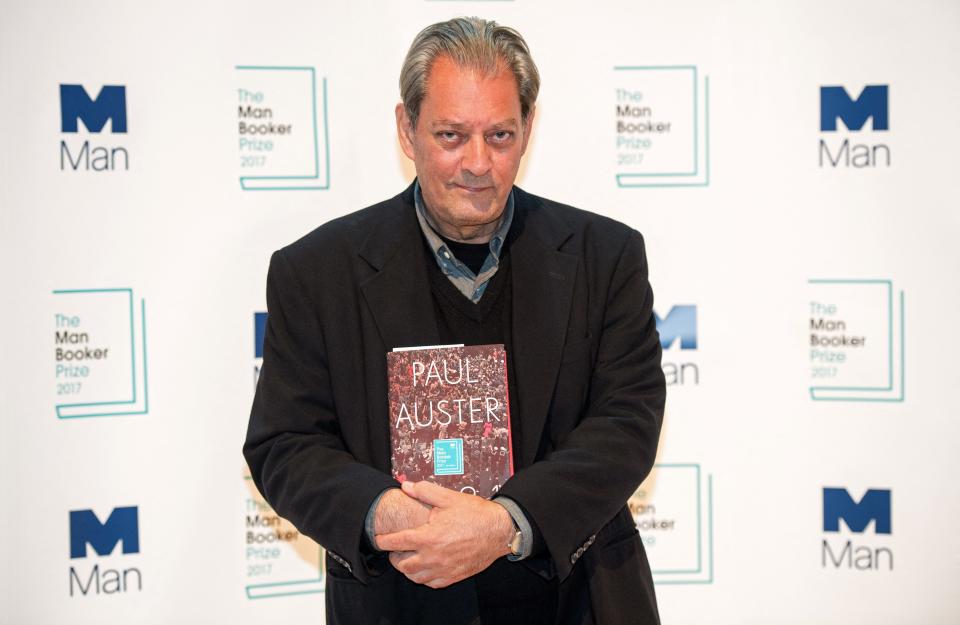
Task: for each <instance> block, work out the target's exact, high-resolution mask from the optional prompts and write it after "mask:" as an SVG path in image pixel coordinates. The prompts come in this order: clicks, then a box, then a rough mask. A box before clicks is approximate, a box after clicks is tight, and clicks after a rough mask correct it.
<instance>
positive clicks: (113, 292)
mask: <svg viewBox="0 0 960 625" xmlns="http://www.w3.org/2000/svg"><path fill="white" fill-rule="evenodd" d="M53 294H54V295H55V296H58V300H59V302H61V303H64V302H65V301H66V300H68V299H69V298H84V299H85V300H86V302H85V303H89V299H90V298H99V299H101V300H103V306H105V307H107V308H109V307H113V306H117V305H118V302H117V301H116V300H117V296H119V299H120V301H122V302H123V303H122V305H123V306H124V307H125V309H126V311H125V312H126V313H127V315H126V316H127V317H128V319H129V338H130V370H129V384H128V383H127V382H126V381H125V380H121V379H118V380H116V381H114V384H115V385H116V386H117V388H121V387H123V388H124V389H125V390H124V391H120V393H122V396H121V397H119V398H117V399H111V400H101V401H78V402H65V403H58V404H56V415H57V418H58V419H83V418H89V417H117V416H130V415H143V414H147V413H148V412H149V410H150V395H149V387H148V384H147V378H148V375H147V311H146V303H145V301H144V300H143V299H141V300H140V306H139V307H137V306H135V300H134V297H133V289H130V288H117V289H57V290H54V291H53ZM124 296H125V297H124ZM136 312H139V315H137V314H135V313H136ZM94 375H96V371H94ZM99 381H100V380H98V382H99ZM126 389H129V390H126Z"/></svg>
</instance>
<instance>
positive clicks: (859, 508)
mask: <svg viewBox="0 0 960 625" xmlns="http://www.w3.org/2000/svg"><path fill="white" fill-rule="evenodd" d="M840 519H843V520H844V522H845V523H846V524H847V527H848V528H850V531H851V532H855V533H857V534H862V533H863V531H864V530H866V529H867V525H869V523H870V521H873V522H874V524H873V529H874V532H876V533H877V534H889V533H891V532H890V491H889V490H883V489H874V488H871V489H870V490H868V491H867V492H866V493H864V495H863V497H862V498H861V499H860V501H859V502H857V501H854V500H853V497H851V496H850V493H848V492H847V489H845V488H824V489H823V531H825V532H839V531H840Z"/></svg>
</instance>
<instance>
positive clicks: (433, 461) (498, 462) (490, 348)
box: [387, 344, 513, 498]
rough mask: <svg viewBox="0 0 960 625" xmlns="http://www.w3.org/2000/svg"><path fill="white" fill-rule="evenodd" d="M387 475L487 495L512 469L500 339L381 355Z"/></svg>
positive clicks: (507, 402) (505, 369) (502, 350)
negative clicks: (385, 381)
mask: <svg viewBox="0 0 960 625" xmlns="http://www.w3.org/2000/svg"><path fill="white" fill-rule="evenodd" d="M387 379H388V382H389V387H390V442H391V448H392V450H393V456H392V461H393V476H394V477H395V478H396V479H397V480H398V481H401V482H403V481H404V480H413V481H420V480H429V481H431V482H434V483H436V484H439V485H440V486H443V487H445V488H450V489H452V490H457V491H461V492H465V493H473V494H476V495H480V496H481V497H486V498H490V497H492V496H493V495H494V494H496V492H497V491H498V490H499V489H500V486H502V485H503V483H504V482H505V481H507V479H508V478H509V477H510V476H511V475H513V444H512V440H511V434H510V399H509V393H508V391H507V352H506V350H505V349H504V347H503V345H502V344H497V345H471V346H469V347H462V346H437V347H425V348H413V349H409V350H399V351H393V352H390V353H388V354H387Z"/></svg>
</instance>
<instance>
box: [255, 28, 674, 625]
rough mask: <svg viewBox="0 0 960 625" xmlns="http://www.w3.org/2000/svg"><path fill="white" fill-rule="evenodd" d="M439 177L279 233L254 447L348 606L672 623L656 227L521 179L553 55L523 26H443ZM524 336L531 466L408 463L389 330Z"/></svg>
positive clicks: (414, 112)
mask: <svg viewBox="0 0 960 625" xmlns="http://www.w3.org/2000/svg"><path fill="white" fill-rule="evenodd" d="M400 86H401V95H402V98H403V102H402V103H401V104H399V105H397V108H396V118H397V131H398V135H399V139H400V144H401V146H402V148H403V151H404V153H405V154H406V155H407V156H409V157H410V158H411V159H412V160H413V161H414V163H415V165H416V170H417V179H416V181H415V182H414V184H413V185H411V186H410V187H409V188H408V189H407V190H406V191H404V192H403V193H401V194H400V195H398V196H396V197H394V198H392V199H390V200H387V201H385V202H382V203H380V204H377V205H375V206H372V207H369V208H367V209H364V210H362V211H359V212H357V213H353V214H351V215H347V216H346V217H343V218H340V219H336V220H334V221H332V222H329V223H327V224H325V225H324V226H321V227H320V228H318V229H317V230H315V231H313V232H312V233H310V234H309V235H307V236H306V237H304V238H303V239H301V240H299V241H297V242H295V243H293V244H292V245H290V246H288V247H286V248H283V249H281V250H279V251H278V252H276V253H275V254H274V255H273V257H272V259H271V263H270V270H269V275H268V279H267V304H268V310H269V317H268V325H267V332H266V337H265V343H264V359H263V367H262V369H261V375H260V381H259V385H258V388H257V394H256V398H255V400H254V405H253V410H252V412H251V416H250V426H249V430H248V434H247V441H246V444H245V446H244V453H245V455H246V458H247V462H248V463H249V465H250V469H251V475H252V476H253V479H254V482H255V483H256V485H257V487H258V488H259V489H260V491H261V492H262V493H263V494H264V496H265V498H266V499H267V500H268V501H269V502H270V503H271V504H272V505H273V506H274V508H275V509H276V511H277V512H278V513H279V514H281V515H282V516H284V517H286V518H287V519H289V520H290V521H292V522H293V523H294V524H295V525H296V526H297V527H298V528H299V529H300V530H301V531H302V532H303V533H305V534H306V535H308V536H310V537H312V538H313V539H315V540H316V541H317V542H319V543H320V544H321V545H323V546H324V547H325V548H326V549H327V554H328V559H327V588H326V600H327V622H328V623H331V624H333V623H391V624H392V623H416V624H417V625H426V624H430V623H444V624H450V623H494V624H497V625H500V624H505V623H523V624H525V625H526V624H532V623H578V624H592V623H596V624H598V625H609V624H611V623H658V622H659V620H658V615H657V609H656V600H655V597H654V591H653V583H652V579H651V575H650V568H649V565H648V563H647V560H646V556H645V554H644V550H643V547H642V545H641V543H640V540H639V536H638V534H637V530H636V526H635V524H634V522H633V520H632V517H631V516H630V514H629V512H628V510H627V508H626V506H625V502H626V500H627V498H628V497H629V496H630V495H631V493H632V492H633V491H634V490H635V489H636V487H637V486H638V485H639V483H640V482H641V481H642V480H643V478H644V477H645V476H646V475H647V473H648V472H649V471H650V468H651V467H652V465H653V461H654V456H655V454H656V449H657V440H658V436H659V430H660V423H661V420H662V414H663V402H664V395H665V391H664V380H663V375H662V372H661V369H660V343H659V337H658V335H657V332H656V328H655V323H654V318H653V314H652V306H653V296H652V294H651V291H650V286H649V284H648V281H647V266H646V260H645V257H644V248H643V240H642V238H641V237H640V235H639V233H637V232H636V231H634V230H631V229H630V228H628V227H626V226H624V225H622V224H619V223H617V222H614V221H612V220H610V219H607V218H604V217H600V216H598V215H593V214H591V213H587V212H584V211H579V210H577V209H574V208H571V207H568V206H563V205H561V204H557V203H555V202H551V201H549V200H545V199H543V198H539V197H536V196H533V195H530V194H528V193H526V192H524V191H522V190H520V189H519V188H517V187H514V186H513V182H514V179H515V178H516V175H517V170H518V168H519V164H520V158H521V156H522V155H523V153H524V151H525V149H526V146H527V143H528V141H529V139H530V133H531V128H532V123H533V119H534V113H535V102H536V96H537V91H538V89H539V75H538V73H537V70H536V66H535V65H534V64H533V60H532V59H531V58H530V54H529V51H528V49H527V46H526V43H525V42H524V41H523V39H522V38H521V37H520V35H519V34H518V33H517V32H516V31H513V30H512V29H509V28H505V27H502V26H498V25H496V24H495V23H493V22H487V21H484V20H480V19H477V18H459V19H454V20H450V21H449V22H444V23H440V24H435V25H433V26H430V27H428V28H427V29H425V30H424V31H423V32H421V33H420V34H419V35H418V36H417V38H416V39H415V41H414V42H413V45H412V46H411V49H410V51H409V52H408V54H407V58H406V60H405V62H404V65H403V69H402V72H401V78H400ZM449 343H464V344H489V343H503V344H504V345H505V346H506V351H507V356H508V372H509V376H510V377H509V387H510V404H511V410H510V418H511V422H512V423H511V425H512V431H513V444H514V466H515V474H514V475H513V477H512V478H510V479H509V480H508V481H507V482H506V483H505V484H504V485H503V487H502V488H501V489H500V491H499V493H498V494H497V496H496V497H495V498H494V499H493V500H489V501H488V500H486V499H483V498H480V497H477V496H474V495H469V494H463V493H458V492H454V491H450V490H447V489H444V488H441V487H439V486H437V485H434V484H431V483H429V482H419V483H409V482H406V483H404V484H403V486H402V488H399V487H398V486H399V485H398V484H397V482H396V481H395V480H393V478H392V477H391V475H390V473H391V472H390V457H391V454H390V433H389V427H390V426H389V417H388V407H387V375H386V353H387V352H388V351H390V350H392V349H393V348H395V347H403V346H416V345H436V344H449Z"/></svg>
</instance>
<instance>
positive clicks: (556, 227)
mask: <svg viewBox="0 0 960 625" xmlns="http://www.w3.org/2000/svg"><path fill="white" fill-rule="evenodd" d="M515 201H516V216H515V217H514V219H517V218H519V219H520V223H518V224H516V225H515V227H518V231H517V235H516V238H515V239H514V240H513V241H512V242H511V244H510V255H511V258H512V259H511V265H512V274H513V275H512V278H513V288H512V296H513V330H512V333H513V356H512V359H513V366H514V367H515V368H516V371H515V373H516V381H517V386H518V388H517V393H516V395H517V397H518V402H519V404H520V406H519V408H520V431H521V445H522V447H523V448H522V449H521V450H520V453H521V457H520V459H519V460H520V462H519V464H520V466H521V467H524V466H529V465H531V464H532V463H533V461H534V459H535V456H536V453H537V448H538V446H539V442H540V435H541V433H542V431H543V427H544V424H545V423H546V418H547V411H548V410H549V408H550V398H551V397H552V396H553V390H554V385H555V383H556V380H557V372H558V370H559V368H560V358H561V353H562V351H563V343H564V337H565V336H566V331H567V322H568V319H569V315H570V305H571V302H572V296H573V289H574V284H575V281H576V274H577V267H578V266H579V260H578V259H577V257H576V256H572V255H570V254H566V253H564V252H561V251H559V247H560V246H561V245H562V244H563V242H564V241H566V240H567V239H568V238H569V237H570V236H571V235H572V231H571V230H570V229H569V227H567V226H566V224H563V223H562V222H560V221H559V220H558V219H556V218H555V217H554V216H553V215H550V214H549V213H545V212H544V209H543V208H542V207H541V206H539V205H538V204H536V203H535V200H534V199H533V198H531V197H530V196H528V195H527V194H526V193H524V192H523V191H521V190H520V189H516V194H515Z"/></svg>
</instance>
